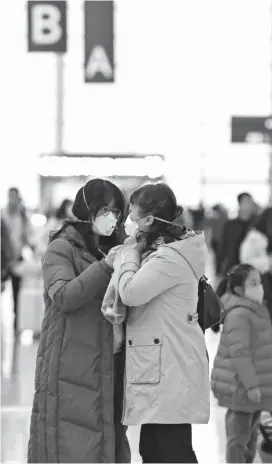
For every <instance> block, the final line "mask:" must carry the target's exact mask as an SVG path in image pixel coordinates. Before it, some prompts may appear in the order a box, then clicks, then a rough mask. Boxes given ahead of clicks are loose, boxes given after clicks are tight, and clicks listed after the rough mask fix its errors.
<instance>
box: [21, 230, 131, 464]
mask: <svg viewBox="0 0 272 464" xmlns="http://www.w3.org/2000/svg"><path fill="white" fill-rule="evenodd" d="M42 269H43V281H44V288H45V292H44V301H45V316H44V321H43V325H42V333H41V338H40V345H39V350H38V356H37V365H36V375H35V396H34V404H33V410H32V416H31V429H30V441H29V453H28V462H32V463H46V462H51V463H56V462H63V463H69V462H70V463H73V462H77V463H92V462H96V463H105V462H108V463H112V462H130V451H129V445H128V442H127V439H126V435H125V429H124V427H122V425H121V405H122V390H123V387H122V377H123V368H122V360H121V358H120V357H119V355H118V358H116V357H114V356H113V335H112V326H111V324H109V322H108V321H106V319H105V318H104V317H103V316H102V313H101V304H102V300H103V297H104V294H105V291H106V289H107V285H108V283H109V281H110V277H111V274H112V269H111V268H110V267H109V266H108V265H107V264H106V262H105V261H104V260H102V261H97V260H96V259H95V258H94V256H92V255H91V254H90V252H89V251H88V249H87V248H86V245H85V242H84V240H83V238H82V236H81V235H80V234H79V232H77V231H76V229H75V228H74V227H73V226H68V227H67V228H66V229H65V230H64V231H63V232H61V235H60V236H59V237H58V238H55V239H54V240H53V241H51V243H50V244H49V246H48V248H47V251H46V253H45V255H44V258H43V263H42ZM114 368H115V369H114Z"/></svg>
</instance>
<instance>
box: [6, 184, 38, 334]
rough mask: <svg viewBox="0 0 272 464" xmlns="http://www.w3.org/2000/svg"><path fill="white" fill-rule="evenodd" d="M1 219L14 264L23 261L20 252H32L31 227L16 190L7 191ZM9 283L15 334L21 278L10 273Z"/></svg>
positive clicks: (13, 272) (13, 188)
mask: <svg viewBox="0 0 272 464" xmlns="http://www.w3.org/2000/svg"><path fill="white" fill-rule="evenodd" d="M2 217H3V219H4V220H5V221H6V224H7V226H8V228H9V230H10V238H11V242H12V247H13V250H14V254H15V262H20V261H22V260H23V256H22V252H23V249H24V247H25V246H29V247H30V248H31V249H32V250H33V244H32V243H31V241H30V239H31V227H30V223H29V220H28V217H27V212H26V208H25V206H24V205H23V204H22V199H21V195H20V192H19V190H18V188H16V187H11V188H10V189H9V191H8V203H7V206H6V208H5V209H4V210H2ZM10 276H11V282H12V292H13V306H14V330H15V332H17V322H18V306H19V295H20V289H21V285H22V277H21V276H20V275H17V274H16V272H15V271H13V270H12V271H11V273H10Z"/></svg>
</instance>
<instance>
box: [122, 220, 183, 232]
mask: <svg viewBox="0 0 272 464" xmlns="http://www.w3.org/2000/svg"><path fill="white" fill-rule="evenodd" d="M147 217H148V216H147ZM152 217H153V218H154V219H156V221H160V222H164V223H165V224H169V225H170V226H172V225H174V224H173V223H172V222H169V221H166V220H165V219H161V218H158V217H157V216H152ZM143 219H145V218H142V219H141V221H142V220H143ZM176 227H180V228H181V229H183V227H181V226H179V225H176ZM138 229H139V223H137V222H136V221H132V220H131V219H130V216H128V218H127V220H126V222H125V230H126V234H127V235H129V236H131V235H134V234H136V232H137V230H138Z"/></svg>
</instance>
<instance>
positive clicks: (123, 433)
mask: <svg viewBox="0 0 272 464" xmlns="http://www.w3.org/2000/svg"><path fill="white" fill-rule="evenodd" d="M124 368H125V351H124V350H123V351H122V352H121V353H118V354H115V355H114V424H115V462H116V463H122V464H124V463H130V462H131V452H130V446H129V441H128V438H127V427H125V426H124V425H123V424H122V411H123V396H124Z"/></svg>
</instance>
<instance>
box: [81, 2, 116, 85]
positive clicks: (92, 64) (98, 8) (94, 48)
mask: <svg viewBox="0 0 272 464" xmlns="http://www.w3.org/2000/svg"><path fill="white" fill-rule="evenodd" d="M85 82H89V83H107V82H114V45H113V1H107V0H103V1H101V0H98V1H95V0H90V1H85Z"/></svg>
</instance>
